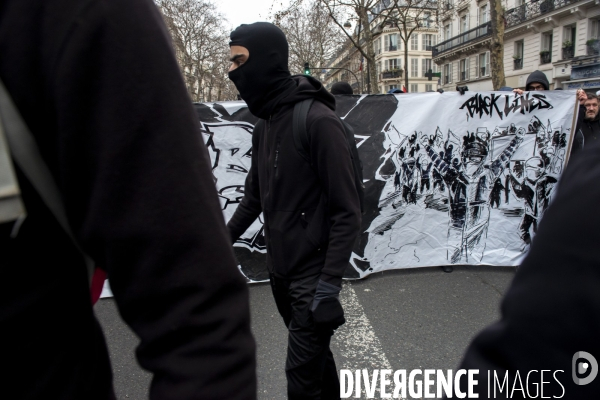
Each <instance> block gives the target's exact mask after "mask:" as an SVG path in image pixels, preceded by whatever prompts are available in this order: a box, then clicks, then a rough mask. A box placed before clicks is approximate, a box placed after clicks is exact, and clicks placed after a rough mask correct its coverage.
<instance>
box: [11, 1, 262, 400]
mask: <svg viewBox="0 0 600 400" xmlns="http://www.w3.org/2000/svg"><path fill="white" fill-rule="evenodd" d="M0 26H1V27H2V28H1V29H0V54H2V57H0V79H1V80H2V81H3V82H4V85H5V86H6V88H7V91H8V93H9V94H10V96H11V97H12V99H13V101H14V103H15V105H16V107H17V109H18V110H19V112H20V114H21V115H22V117H23V119H24V121H25V122H26V124H27V125H28V127H29V129H30V131H31V132H32V135H33V136H34V137H35V140H36V142H37V145H38V147H39V149H40V152H41V156H42V158H43V159H44V161H45V163H46V164H47V165H48V167H49V169H50V171H51V173H52V175H53V177H54V179H55V181H56V182H57V186H58V187H59V188H60V192H61V193H60V194H61V195H62V198H63V200H64V204H65V207H66V210H67V216H68V220H69V225H70V227H71V230H72V231H73V233H74V235H75V237H76V239H77V240H78V242H79V244H80V245H81V246H82V247H83V249H84V250H85V251H86V253H87V254H88V255H90V256H91V257H92V258H93V259H94V261H95V263H96V265H97V266H98V267H102V268H103V269H105V270H106V271H107V274H108V277H109V279H110V282H111V288H112V291H113V294H114V298H115V300H116V304H117V306H118V308H119V312H120V315H121V317H122V318H123V320H124V321H125V322H126V323H127V324H128V325H129V326H130V327H131V328H132V329H133V331H134V332H135V333H136V335H137V336H138V338H139V339H140V344H139V346H138V347H137V351H136V355H137V359H138V361H139V363H140V365H141V366H142V367H143V368H144V369H146V370H148V371H150V372H151V373H153V374H154V376H153V379H152V384H151V387H150V390H149V397H150V399H156V400H158V399H178V400H184V399H186V400H187V399H189V400H192V399H200V398H202V399H255V398H256V372H255V344H254V340H253V338H252V334H251V331H250V313H249V300H248V289H247V286H246V283H245V280H244V279H243V277H242V276H241V274H240V273H239V271H238V269H237V266H236V262H235V259H234V256H233V251H232V249H231V244H230V241H229V236H228V233H227V230H226V226H225V223H224V221H223V217H222V212H221V210H220V207H219V201H218V198H217V193H216V190H215V186H214V181H213V179H212V174H211V169H210V160H209V157H208V153H207V151H206V147H205V146H204V145H203V143H202V140H201V139H200V130H199V129H200V128H199V122H198V120H197V117H196V115H195V112H194V109H193V106H192V103H191V101H190V98H189V96H188V95H187V91H186V88H185V85H184V82H183V79H182V77H181V74H180V71H179V68H178V66H177V62H176V60H175V56H174V52H173V49H172V48H171V39H170V37H169V34H168V33H167V30H166V28H165V26H164V23H163V20H162V17H161V15H160V13H159V11H158V10H157V8H156V6H155V5H154V3H153V2H152V1H151V0H118V1H117V0H105V1H102V2H98V1H79V0H77V1H76V0H8V1H2V2H0ZM16 172H17V178H18V182H19V185H20V187H21V192H22V198H23V201H24V203H25V206H26V209H27V212H28V216H27V218H26V219H25V221H24V222H23V224H22V225H21V228H20V230H19V232H18V235H17V236H16V237H15V238H11V237H10V233H11V230H12V228H13V226H12V225H13V224H12V223H7V224H2V225H0V248H1V249H2V250H1V252H0V253H1V256H2V262H1V265H2V274H3V275H2V280H3V282H4V285H3V288H2V291H1V293H0V332H2V333H1V337H2V340H1V342H0V354H2V361H3V362H4V363H5V365H6V366H9V367H8V368H4V370H3V371H4V372H3V373H2V395H3V398H6V399H64V400H82V399H85V400H108V399H114V398H115V394H114V390H113V384H112V372H111V367H110V361H109V356H108V351H107V348H106V343H105V339H104V336H103V334H102V330H101V328H100V325H99V323H98V321H97V319H96V317H95V316H94V312H93V308H92V304H91V302H90V289H89V283H88V276H87V271H86V267H85V263H84V261H83V257H82V256H81V254H80V253H79V251H78V250H77V249H76V248H75V246H74V244H73V242H71V240H70V239H69V237H68V236H67V234H66V233H65V231H63V230H62V228H61V226H60V225H59V224H58V222H57V221H56V220H55V219H54V217H53V215H52V214H51V213H50V211H49V210H48V209H47V207H46V205H45V203H44V202H43V201H42V200H41V198H40V197H39V194H38V193H37V192H36V191H35V189H34V188H33V187H32V185H31V183H30V182H29V181H28V180H27V179H26V178H25V177H24V175H23V173H22V171H21V170H20V169H19V168H16Z"/></svg>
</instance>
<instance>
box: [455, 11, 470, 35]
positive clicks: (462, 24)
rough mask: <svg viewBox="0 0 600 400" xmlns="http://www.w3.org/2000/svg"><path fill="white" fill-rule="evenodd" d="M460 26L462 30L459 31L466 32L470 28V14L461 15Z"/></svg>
mask: <svg viewBox="0 0 600 400" xmlns="http://www.w3.org/2000/svg"><path fill="white" fill-rule="evenodd" d="M458 27H459V31H460V32H459V33H465V32H466V31H468V30H469V14H465V15H463V16H462V17H460V23H459V26H458Z"/></svg>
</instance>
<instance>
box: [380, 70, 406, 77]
mask: <svg viewBox="0 0 600 400" xmlns="http://www.w3.org/2000/svg"><path fill="white" fill-rule="evenodd" d="M402 72H403V71H402V70H401V69H399V70H394V71H384V72H382V73H381V79H394V78H402Z"/></svg>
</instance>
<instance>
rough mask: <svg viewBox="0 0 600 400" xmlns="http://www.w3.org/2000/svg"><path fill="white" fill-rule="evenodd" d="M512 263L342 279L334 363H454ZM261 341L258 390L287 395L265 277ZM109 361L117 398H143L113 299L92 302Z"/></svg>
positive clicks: (484, 321) (257, 302) (257, 300)
mask: <svg viewBox="0 0 600 400" xmlns="http://www.w3.org/2000/svg"><path fill="white" fill-rule="evenodd" d="M513 276H514V268H510V267H468V266H465V267H457V268H456V269H455V271H454V272H453V273H452V274H446V273H443V272H442V271H441V269H439V268H421V269H414V270H400V271H386V272H383V273H379V274H375V275H372V276H370V277H369V278H367V279H365V280H362V281H352V282H349V283H346V284H345V285H344V289H343V290H342V298H341V299H342V302H343V304H344V308H345V311H346V319H347V323H346V325H344V327H342V328H340V329H339V330H338V332H337V333H336V335H335V336H334V341H333V345H332V349H333V352H334V354H335V356H336V362H337V363H338V369H339V368H348V369H353V370H356V369H363V368H366V369H372V368H390V369H393V370H396V369H406V370H408V371H409V372H410V370H412V369H417V368H419V369H425V368H432V369H453V368H455V367H456V366H457V364H458V363H459V362H460V359H461V357H462V354H463V352H464V349H465V347H466V346H467V344H468V343H469V341H470V340H471V338H472V337H473V336H474V335H475V334H476V333H477V332H478V331H479V330H481V329H482V328H483V327H485V326H486V325H488V324H489V323H491V322H492V321H494V320H495V319H497V318H498V317H499V304H500V300H501V297H502V294H503V293H504V292H505V290H506V289H507V288H508V285H509V284H510V281H511V280H512V278H513ZM250 297H251V309H252V324H253V329H254V335H255V337H256V341H257V345H258V354H257V361H258V398H259V399H265V400H266V399H269V400H270V399H278V400H279V399H285V398H286V395H285V393H286V392H285V375H284V370H283V368H284V363H285V349H286V332H285V327H284V325H283V322H282V321H281V319H280V317H279V315H278V314H277V310H276V308H275V304H274V302H273V299H272V297H271V293H270V286H269V285H268V284H256V285H252V286H251V287H250ZM96 312H97V314H98V318H99V319H100V322H101V323H102V325H103V327H104V331H105V335H106V338H107V341H108V345H109V347H110V351H111V357H112V361H113V369H114V375H115V377H114V380H115V387H116V390H117V396H118V398H119V399H136V400H137V399H144V398H147V388H148V385H149V380H150V378H149V375H148V374H147V373H146V372H145V371H143V370H141V369H140V368H139V366H138V365H137V363H136V362H135V359H134V353H133V351H134V347H135V345H136V344H137V339H136V338H135V336H134V335H133V334H132V333H131V331H130V330H129V329H128V328H127V327H126V326H125V325H124V324H123V322H122V321H121V320H120V318H119V316H118V313H117V311H116V307H115V303H114V301H113V300H112V299H104V300H100V301H99V303H98V304H97V305H96Z"/></svg>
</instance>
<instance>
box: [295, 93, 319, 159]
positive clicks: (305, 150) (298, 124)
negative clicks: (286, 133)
mask: <svg viewBox="0 0 600 400" xmlns="http://www.w3.org/2000/svg"><path fill="white" fill-rule="evenodd" d="M313 100H314V99H306V100H302V101H300V102H298V103H296V105H295V106H294V115H293V117H292V135H293V136H294V145H295V146H296V150H297V151H298V153H299V154H300V156H302V158H304V159H305V160H306V162H307V163H309V164H310V163H311V162H310V155H309V154H310V144H309V142H308V131H307V130H306V118H307V117H308V111H309V110H310V107H311V106H312V103H313Z"/></svg>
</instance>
